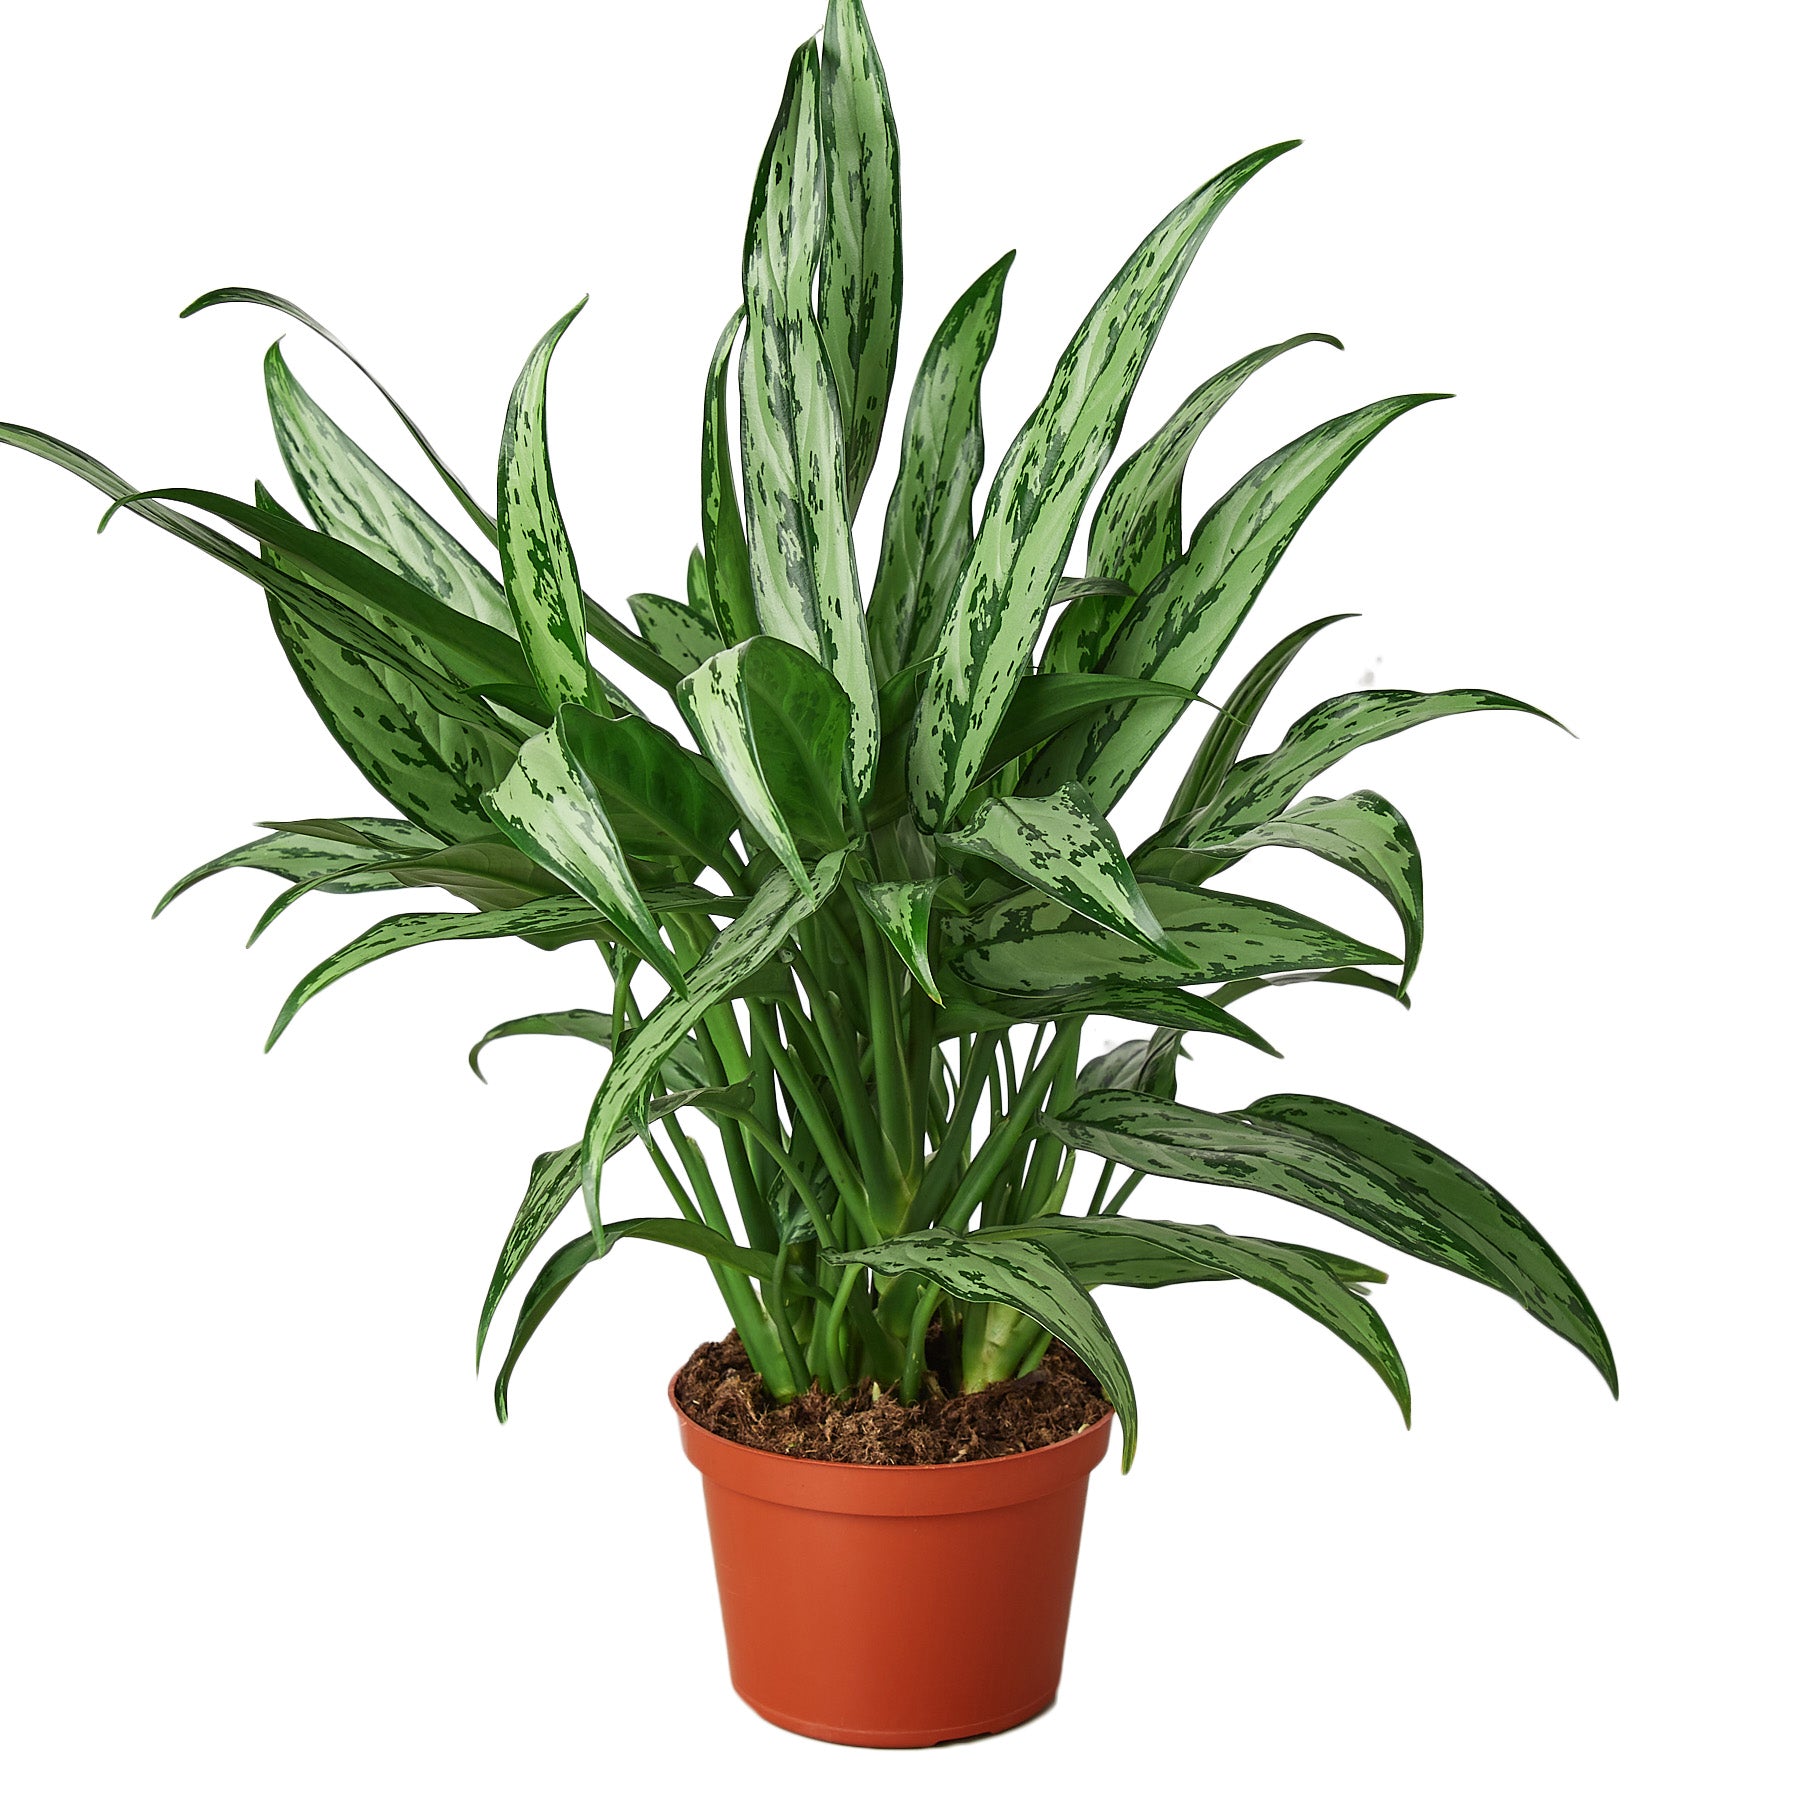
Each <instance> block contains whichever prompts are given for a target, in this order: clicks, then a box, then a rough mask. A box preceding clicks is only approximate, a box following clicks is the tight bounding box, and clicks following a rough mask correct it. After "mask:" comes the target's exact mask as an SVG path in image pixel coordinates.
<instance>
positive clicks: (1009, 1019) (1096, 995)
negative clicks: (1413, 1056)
mask: <svg viewBox="0 0 1800 1800" xmlns="http://www.w3.org/2000/svg"><path fill="white" fill-rule="evenodd" d="M945 1001H946V1005H947V1006H948V1007H949V1008H950V1011H949V1012H948V1013H947V1014H946V1015H945V1017H944V1019H943V1021H942V1024H941V1026H940V1028H939V1036H940V1038H941V1037H953V1036H959V1035H961V1034H963V1033H965V1032H968V1031H991V1030H997V1029H1004V1028H1006V1027H1008V1026H1011V1025H1053V1024H1058V1023H1061V1022H1062V1021H1063V1020H1071V1019H1088V1018H1105V1019H1129V1020H1130V1021H1132V1022H1133V1023H1134V1024H1138V1025H1156V1026H1159V1027H1162V1028H1164V1029H1165V1030H1167V1031H1168V1032H1169V1033H1170V1034H1171V1035H1172V1036H1173V1037H1174V1038H1175V1040H1176V1041H1177V1042H1179V1041H1180V1037H1181V1035H1182V1033H1184V1032H1189V1031H1209V1032H1216V1033H1217V1034H1218V1035H1219V1036H1220V1037H1228V1038H1235V1039H1236V1040H1237V1041H1238V1042H1239V1043H1241V1044H1248V1045H1249V1046H1250V1047H1251V1048H1252V1049H1254V1050H1261V1051H1262V1052H1263V1053H1264V1054H1265V1055H1267V1056H1280V1054H1281V1052H1280V1051H1279V1050H1277V1049H1276V1048H1275V1046H1274V1045H1273V1044H1271V1043H1270V1042H1269V1041H1268V1039H1267V1038H1265V1037H1264V1036H1263V1035H1262V1034H1261V1033H1260V1032H1257V1031H1252V1030H1251V1029H1250V1027H1249V1026H1248V1025H1246V1024H1245V1023H1244V1021H1243V1020H1242V1019H1240V1018H1238V1017H1237V1016H1236V1015H1235V1014H1233V1013H1229V1012H1227V1011H1225V1009H1224V1008H1223V1007H1222V1006H1220V1005H1219V1004H1218V1003H1217V1002H1216V1001H1214V1000H1211V999H1206V998H1203V997H1202V996H1201V995H1199V994H1190V993H1189V992H1188V991H1187V990H1186V989H1185V988H1180V987H1175V986H1173V985H1171V984H1170V983H1167V982H1156V981H1131V980H1127V979H1124V978H1121V977H1116V976H1115V977H1100V978H1097V979H1095V980H1092V981H1083V982H1078V983H1074V984H1072V985H1070V986H1068V987H1061V988H1045V989H1041V990H1039V991H1038V992H1036V993H1031V994H1002V993H998V992H996V991H995V990H993V989H991V988H980V987H969V986H964V985H963V984H962V983H957V984H955V985H954V986H952V985H951V984H950V983H948V982H946V984H945ZM1089 1085H1090V1086H1091V1085H1092V1084H1091V1083H1090V1084H1089ZM1171 1091H1172V1090H1171Z"/></svg>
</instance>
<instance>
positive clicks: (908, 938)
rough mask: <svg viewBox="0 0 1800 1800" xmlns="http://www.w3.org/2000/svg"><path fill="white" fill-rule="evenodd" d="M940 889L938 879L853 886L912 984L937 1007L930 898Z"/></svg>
mask: <svg viewBox="0 0 1800 1800" xmlns="http://www.w3.org/2000/svg"><path fill="white" fill-rule="evenodd" d="M942 885H943V882H942V879H941V878H938V879H934V880H931V881H859V882H858V883H857V884H856V897H857V898H858V899H859V900H860V901H861V902H862V903H863V905H864V906H865V907H867V908H868V911H869V917H870V918H872V919H873V920H874V921H875V923H876V924H877V925H879V926H880V927H881V930H882V934H883V935H884V936H885V937H886V938H887V941H888V942H889V943H890V944H892V945H893V946H894V949H895V951H896V952H897V953H898V955H899V957H900V960H901V961H902V962H904V963H905V964H906V966H907V968H908V969H910V970H911V971H912V977H913V980H915V981H916V982H917V983H918V984H919V986H920V987H922V988H923V989H924V990H925V991H926V993H928V994H929V995H930V996H931V997H932V999H933V1000H935V1001H936V1002H937V1003H938V1004H939V1005H940V1006H942V1005H943V1003H944V996H943V995H942V994H941V993H939V992H938V984H937V977H936V976H935V975H933V974H932V972H931V898H932V896H933V895H934V894H935V893H936V892H937V891H938V889H939V888H940V887H941V886H942Z"/></svg>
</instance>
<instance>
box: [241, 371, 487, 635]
mask: <svg viewBox="0 0 1800 1800" xmlns="http://www.w3.org/2000/svg"><path fill="white" fill-rule="evenodd" d="M263 385H264V388H265V389H266V391H267V393H268V398H269V416H270V418H271V419H273V421H274V423H275V441H276V443H277V444H278V445H279V446H280V449H281V460H282V461H283V462H284V463H285V464H286V465H287V471H288V475H289V477H290V478H291V479H292V481H293V483H294V490H295V492H296V493H298V494H299V496H300V502H301V504H302V505H303V506H304V507H305V508H306V510H307V512H308V514H309V515H310V516H311V518H312V521H313V523H314V524H315V525H317V526H318V528H319V529H320V530H321V531H325V532H329V533H330V534H331V535H332V536H333V537H335V538H338V539H340V540H342V541H343V542H344V543H346V544H350V545H352V546H354V548H356V549H358V550H360V551H362V553H363V554H364V555H365V556H369V557H372V558H373V559H374V560H375V561H376V562H379V563H382V564H385V565H386V566H387V567H388V568H390V569H392V570H393V571H394V573H395V574H396V575H402V576H404V577H405V578H406V579H407V580H408V581H410V582H412V583H413V585H414V586H416V587H422V588H424V589H425V591H426V592H427V593H430V594H435V595H436V596H437V597H438V599H440V600H442V601H443V602H444V603H445V605H447V606H453V607H455V608H456V610H457V611H458V612H460V613H466V614H467V615H468V616H469V617H470V618H471V619H479V620H480V621H481V623H482V624H484V625H491V626H493V627H494V628H495V629H496V630H499V631H504V632H506V633H508V634H509V635H510V634H513V633H514V632H515V630H516V628H515V626H514V624H513V618H512V613H511V611H510V610H509V609H508V607H507V604H506V595H505V593H504V592H503V591H502V589H501V586H500V583H499V582H498V581H496V580H495V579H494V577H493V576H492V575H490V574H489V573H488V572H487V570H486V569H484V568H483V567H482V566H481V564H480V563H478V562H477V561H476V560H475V558H474V557H473V556H471V555H470V554H469V552H468V551H467V550H465V549H464V548H463V546H462V545H461V544H460V543H459V542H458V541H457V540H456V539H455V538H454V537H452V536H451V534H450V533H449V532H448V531H446V530H445V529H444V527H443V526H442V525H440V524H439V523H438V522H437V520H436V519H434V518H433V517H432V516H431V515H430V514H429V513H428V512H427V511H426V510H425V509H424V507H422V506H421V505H420V504H419V503H418V501H416V500H415V499H413V497H412V496H411V495H410V494H409V493H407V492H406V490H405V489H404V488H403V487H401V486H400V484H399V483H398V482H397V481H395V480H394V478H393V477H392V476H391V475H389V474H388V473H387V471H386V470H385V469H383V468H382V467H381V466H380V465H379V464H378V463H376V462H375V461H374V460H373V459H372V458H371V457H369V456H368V455H367V454H366V453H365V452H364V451H363V450H362V449H361V447H360V446H358V445H357V444H356V443H355V441H354V440H353V439H351V438H350V437H349V436H348V435H347V434H346V433H345V432H344V431H343V430H342V429H341V428H340V427H339V426H338V424H337V423H336V421H335V420H333V419H332V418H331V416H330V414H328V413H327V412H326V411H325V410H324V408H322V407H321V406H319V405H318V403H317V402H316V401H314V399H313V398H312V396H311V395H310V394H308V393H307V391H306V390H305V389H304V388H303V387H302V386H301V385H300V383H299V382H298V381H297V380H295V378H294V375H293V371H292V370H290V369H289V368H288V366H287V362H286V359H285V358H284V357H283V356H282V354H281V346H280V345H279V344H272V345H271V346H270V347H269V352H268V355H267V356H266V357H265V358H264V359H263Z"/></svg>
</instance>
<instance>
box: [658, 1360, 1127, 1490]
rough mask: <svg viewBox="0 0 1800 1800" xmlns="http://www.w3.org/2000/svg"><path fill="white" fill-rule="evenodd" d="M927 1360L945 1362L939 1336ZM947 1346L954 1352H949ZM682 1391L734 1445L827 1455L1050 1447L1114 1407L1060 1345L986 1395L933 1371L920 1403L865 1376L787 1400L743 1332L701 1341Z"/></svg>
mask: <svg viewBox="0 0 1800 1800" xmlns="http://www.w3.org/2000/svg"><path fill="white" fill-rule="evenodd" d="M932 1338H933V1341H932V1343H931V1344H930V1345H929V1346H928V1347H927V1360H928V1361H929V1362H931V1363H933V1364H939V1365H940V1367H941V1362H942V1354H941V1353H938V1354H934V1353H935V1352H938V1351H939V1346H938V1344H937V1341H936V1340H937V1334H936V1333H935V1332H934V1333H933V1334H932ZM949 1348H950V1346H946V1347H945V1349H946V1350H947V1349H949ZM675 1398H676V1399H677V1400H678V1401H679V1402H680V1404H681V1410H682V1411H683V1412H685V1413H686V1414H687V1416H688V1417H689V1418H690V1419H692V1420H693V1421H694V1423H695V1424H696V1425H700V1426H703V1427H705V1429H706V1430H708V1431H710V1432H713V1433H715V1434H716V1435H717V1436H719V1437H722V1438H729V1439H731V1441H732V1442H733V1443H738V1444H748V1445H750V1446H751V1448H753V1449H756V1450H773V1451H775V1452H776V1453H777V1454H778V1455H781V1456H807V1457H812V1458H814V1459H815V1460H817V1461H819V1462H846V1463H894V1464H899V1463H955V1462H975V1461H979V1460H980V1459H982V1458H984V1457H990V1456H1011V1455H1013V1454H1014V1453H1015V1452H1017V1451H1020V1450H1041V1449H1043V1448H1044V1447H1045V1446H1046V1445H1048V1444H1057V1443H1061V1442H1062V1440H1063V1439H1064V1438H1067V1437H1073V1436H1074V1435H1075V1433H1076V1432H1078V1431H1082V1430H1085V1429H1086V1428H1087V1427H1088V1426H1089V1425H1093V1424H1096V1423H1097V1422H1098V1421H1099V1420H1100V1418H1101V1417H1102V1416H1103V1415H1104V1414H1105V1412H1106V1402H1105V1400H1104V1399H1102V1398H1101V1394H1100V1387H1099V1384H1098V1383H1097V1382H1096V1381H1095V1380H1094V1378H1093V1376H1092V1375H1090V1374H1089V1373H1088V1371H1087V1368H1086V1366H1085V1365H1084V1364H1083V1363H1082V1362H1081V1361H1080V1360H1079V1359H1078V1358H1076V1357H1074V1356H1072V1355H1070V1353H1069V1352H1068V1351H1067V1350H1065V1349H1064V1348H1063V1347H1062V1345H1061V1344H1053V1345H1051V1347H1050V1352H1049V1354H1048V1355H1047V1356H1046V1357H1045V1358H1044V1360H1043V1362H1042V1363H1040V1364H1039V1365H1038V1367H1037V1368H1035V1369H1034V1370H1032V1372H1031V1373H1030V1374H1029V1375H1022V1376H1020V1377H1019V1378H1018V1379H1017V1380H1015V1381H1002V1382H997V1383H996V1384H995V1385H994V1386H993V1387H991V1388H984V1389H983V1390H982V1391H981V1392H980V1393H979V1394H949V1393H946V1392H945V1391H944V1388H943V1385H942V1384H941V1381H940V1379H939V1375H938V1374H937V1373H933V1374H931V1375H928V1376H927V1377H926V1380H925V1387H924V1391H923V1392H922V1393H921V1394H920V1396H919V1401H918V1404H917V1405H916V1406H902V1405H901V1404H900V1400H899V1398H898V1396H897V1395H896V1394H895V1393H894V1392H893V1391H892V1390H891V1389H890V1390H885V1391H884V1390H881V1389H878V1388H876V1387H875V1386H873V1384H871V1383H869V1382H866V1381H865V1382H864V1383H863V1384H862V1385H861V1387H859V1388H858V1389H857V1391H856V1392H855V1393H853V1394H849V1395H846V1396H844V1397H843V1398H841V1399H840V1398H839V1397H838V1396H837V1395H835V1394H823V1393H820V1392H819V1391H818V1390H817V1389H816V1388H815V1389H813V1390H812V1391H811V1392H809V1393H805V1394H800V1395H798V1396H797V1397H796V1398H794V1399H793V1400H790V1401H789V1402H788V1403H787V1404H786V1405H785V1406H775V1405H772V1404H771V1403H770V1401H769V1398H768V1396H767V1395H766V1394H765V1393H764V1392H763V1384H762V1377H761V1376H760V1375H758V1374H757V1373H756V1371H755V1370H754V1369H753V1368H752V1367H751V1366H750V1359H749V1357H747V1356H746V1355H745V1354H744V1349H743V1346H742V1345H741V1344H740V1343H739V1342H738V1336H737V1333H736V1332H735V1331H734V1332H733V1333H732V1334H731V1335H730V1336H729V1337H728V1338H726V1340H725V1341H724V1342H723V1343H722V1344H702V1345H701V1346H700V1348H699V1349H698V1350H696V1351H695V1352H694V1354H693V1355H692V1356H690V1357H689V1358H688V1360H687V1362H686V1364H685V1365H684V1366H683V1368H682V1371H681V1373H680V1374H679V1375H677V1376H676V1377H675Z"/></svg>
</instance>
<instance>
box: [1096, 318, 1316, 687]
mask: <svg viewBox="0 0 1800 1800" xmlns="http://www.w3.org/2000/svg"><path fill="white" fill-rule="evenodd" d="M1302 344H1329V345H1330V346H1331V347H1332V349H1334V350H1341V349H1343V347H1344V346H1343V345H1342V344H1341V343H1339V342H1338V340H1337V339H1336V338H1334V337H1331V336H1329V335H1327V334H1326V333H1325V332H1323V331H1306V332H1302V333H1301V334H1300V335H1299V336H1298V337H1291V338H1289V339H1287V341H1286V342H1285V343H1280V344H1269V345H1267V346H1266V347H1264V348H1263V349H1261V350H1253V351H1251V353H1250V354H1249V355H1248V356H1245V357H1240V358H1239V359H1238V361H1236V362H1234V363H1233V364H1231V366H1230V367H1229V368H1225V369H1221V370H1220V371H1219V372H1218V374H1216V375H1214V376H1211V377H1209V378H1208V379H1207V380H1205V381H1203V382H1201V384H1200V385H1199V386H1198V387H1197V388H1195V389H1194V391H1193V392H1192V393H1191V394H1189V395H1188V397H1187V398H1186V399H1185V400H1184V401H1182V403H1181V404H1180V405H1179V406H1178V407H1176V409H1175V411H1174V413H1173V414H1172V415H1171V417H1170V418H1169V421H1168V423H1167V424H1165V425H1164V426H1163V428H1162V429H1161V430H1160V431H1158V432H1157V433H1156V435H1155V436H1154V437H1153V438H1151V439H1150V441H1149V442H1148V443H1147V444H1145V446H1144V447H1143V449H1141V450H1139V451H1138V452H1137V453H1136V454H1135V455H1133V456H1131V457H1129V458H1128V459H1127V460H1126V461H1125V462H1123V463H1121V464H1120V465H1119V472H1118V473H1117V474H1116V475H1115V476H1114V477H1113V478H1112V480H1111V481H1109V482H1108V483H1107V484H1106V492H1105V493H1103V494H1102V495H1101V496H1100V504H1099V506H1098V507H1096V508H1095V509H1094V522H1093V524H1092V525H1091V526H1090V527H1089V528H1088V559H1087V569H1088V573H1089V574H1090V575H1095V576H1101V577H1103V578H1106V579H1108V580H1112V581H1119V582H1124V583H1125V584H1126V585H1127V586H1128V587H1131V588H1133V589H1135V590H1136V591H1137V592H1139V593H1142V592H1143V590H1144V589H1145V588H1147V587H1148V586H1149V585H1150V584H1151V582H1153V581H1154V580H1155V579H1156V578H1157V576H1158V575H1160V574H1161V573H1162V572H1163V570H1164V569H1166V568H1167V567H1168V566H1169V564H1170V563H1172V562H1174V561H1175V560H1176V558H1177V557H1179V556H1180V555H1181V483H1182V478H1183V476H1184V475H1185V474H1186V473H1187V465H1188V457H1189V456H1190V455H1191V454H1192V453H1193V448H1194V445H1195V444H1196V443H1198V442H1199V439H1200V434H1201V432H1203V431H1204V430H1205V429H1206V428H1207V426H1208V425H1210V424H1211V423H1212V422H1213V420H1214V419H1215V418H1216V417H1217V416H1218V414H1219V412H1220V410H1221V409H1222V408H1223V407H1224V405H1225V402H1226V401H1227V400H1229V399H1230V398H1231V397H1232V395H1233V394H1235V393H1236V392H1237V391H1238V389H1239V388H1241V387H1242V386H1243V385H1244V383H1245V382H1246V381H1248V380H1249V379H1250V377H1251V376H1252V375H1254V374H1255V373H1256V372H1257V370H1258V369H1262V368H1265V367H1267V365H1268V364H1270V363H1272V362H1273V361H1274V360H1275V359H1276V357H1278V356H1285V355H1286V354H1287V352H1288V351H1290V350H1295V349H1298V348H1299V347H1300V345H1302ZM1076 666H1077V667H1080V668H1089V669H1091V668H1093V667H1094V663H1093V662H1091V661H1090V662H1085V663H1080V664H1078V665H1076Z"/></svg>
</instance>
